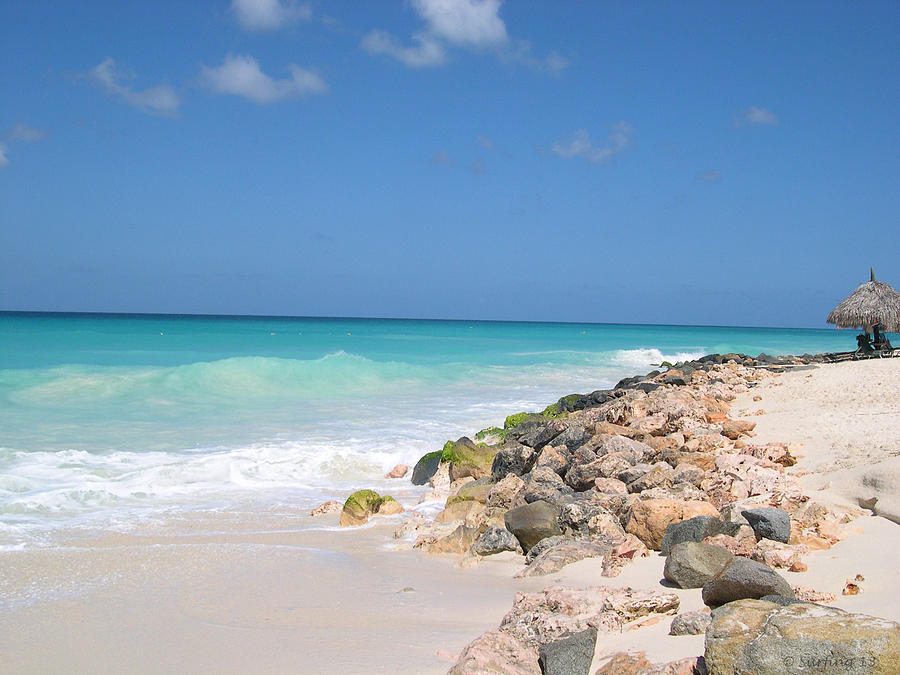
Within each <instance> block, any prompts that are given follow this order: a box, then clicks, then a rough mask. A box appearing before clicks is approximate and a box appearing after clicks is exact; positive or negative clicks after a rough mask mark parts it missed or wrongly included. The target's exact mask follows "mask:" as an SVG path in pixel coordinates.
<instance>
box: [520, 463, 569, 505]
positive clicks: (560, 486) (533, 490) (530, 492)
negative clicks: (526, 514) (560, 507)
mask: <svg viewBox="0 0 900 675" xmlns="http://www.w3.org/2000/svg"><path fill="white" fill-rule="evenodd" d="M567 494H572V488H570V487H569V486H568V485H566V484H565V483H563V480H562V478H560V477H559V474H558V473H556V472H555V471H554V470H553V469H551V468H550V467H548V466H536V467H534V468H533V469H532V470H531V472H530V473H529V474H528V475H527V476H526V477H525V489H524V491H523V496H524V498H525V501H526V502H529V503H531V502H536V501H541V500H543V501H546V502H550V503H552V504H556V503H558V502H559V501H560V500H561V498H562V497H563V496H565V495H567Z"/></svg>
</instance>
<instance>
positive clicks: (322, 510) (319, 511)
mask: <svg viewBox="0 0 900 675" xmlns="http://www.w3.org/2000/svg"><path fill="white" fill-rule="evenodd" d="M343 508H344V505H343V504H341V503H340V502H338V501H335V500H333V499H332V500H331V501H328V502H325V503H323V504H319V505H318V506H317V507H316V508H314V509H313V510H312V511H310V512H309V515H311V516H325V515H328V514H329V513H340V511H341V509H343Z"/></svg>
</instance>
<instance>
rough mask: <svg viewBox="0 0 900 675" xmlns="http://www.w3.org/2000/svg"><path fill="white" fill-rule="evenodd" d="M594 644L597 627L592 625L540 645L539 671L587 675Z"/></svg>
mask: <svg viewBox="0 0 900 675" xmlns="http://www.w3.org/2000/svg"><path fill="white" fill-rule="evenodd" d="M596 646H597V629H596V628H594V627H591V628H588V629H586V630H583V631H581V632H580V633H572V634H569V635H568V636H566V637H564V638H563V639H561V640H556V641H554V642H550V643H548V644H545V645H542V646H541V648H540V650H539V654H540V656H539V658H538V662H539V664H540V666H541V673H542V674H543V675H588V673H589V672H590V670H591V661H592V660H593V658H594V648H595V647H596Z"/></svg>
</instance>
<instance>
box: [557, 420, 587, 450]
mask: <svg viewBox="0 0 900 675" xmlns="http://www.w3.org/2000/svg"><path fill="white" fill-rule="evenodd" d="M590 437H591V434H590V432H589V431H588V430H587V429H585V428H584V427H582V426H579V425H577V424H573V425H571V426H570V427H569V428H568V429H566V430H565V431H563V432H562V433H561V434H559V435H558V436H557V437H556V438H554V439H553V445H565V446H566V448H567V449H568V450H570V451H571V450H574V449H575V448H577V447H579V446H580V445H582V444H583V443H584V442H585V441H586V440H588V439H589V438H590Z"/></svg>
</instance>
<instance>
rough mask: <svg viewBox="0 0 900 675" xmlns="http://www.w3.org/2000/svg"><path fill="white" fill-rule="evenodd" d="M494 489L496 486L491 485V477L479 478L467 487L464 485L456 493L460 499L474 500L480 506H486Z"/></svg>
mask: <svg viewBox="0 0 900 675" xmlns="http://www.w3.org/2000/svg"><path fill="white" fill-rule="evenodd" d="M493 487H494V484H493V483H491V479H490V477H485V478H479V479H478V480H475V481H472V482H471V483H468V484H467V485H463V486H462V487H461V488H460V489H459V490H457V491H456V497H457V498H458V499H473V500H475V501H476V502H479V503H480V504H485V503H486V502H487V497H488V495H489V494H490V492H491V489H492V488H493Z"/></svg>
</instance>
